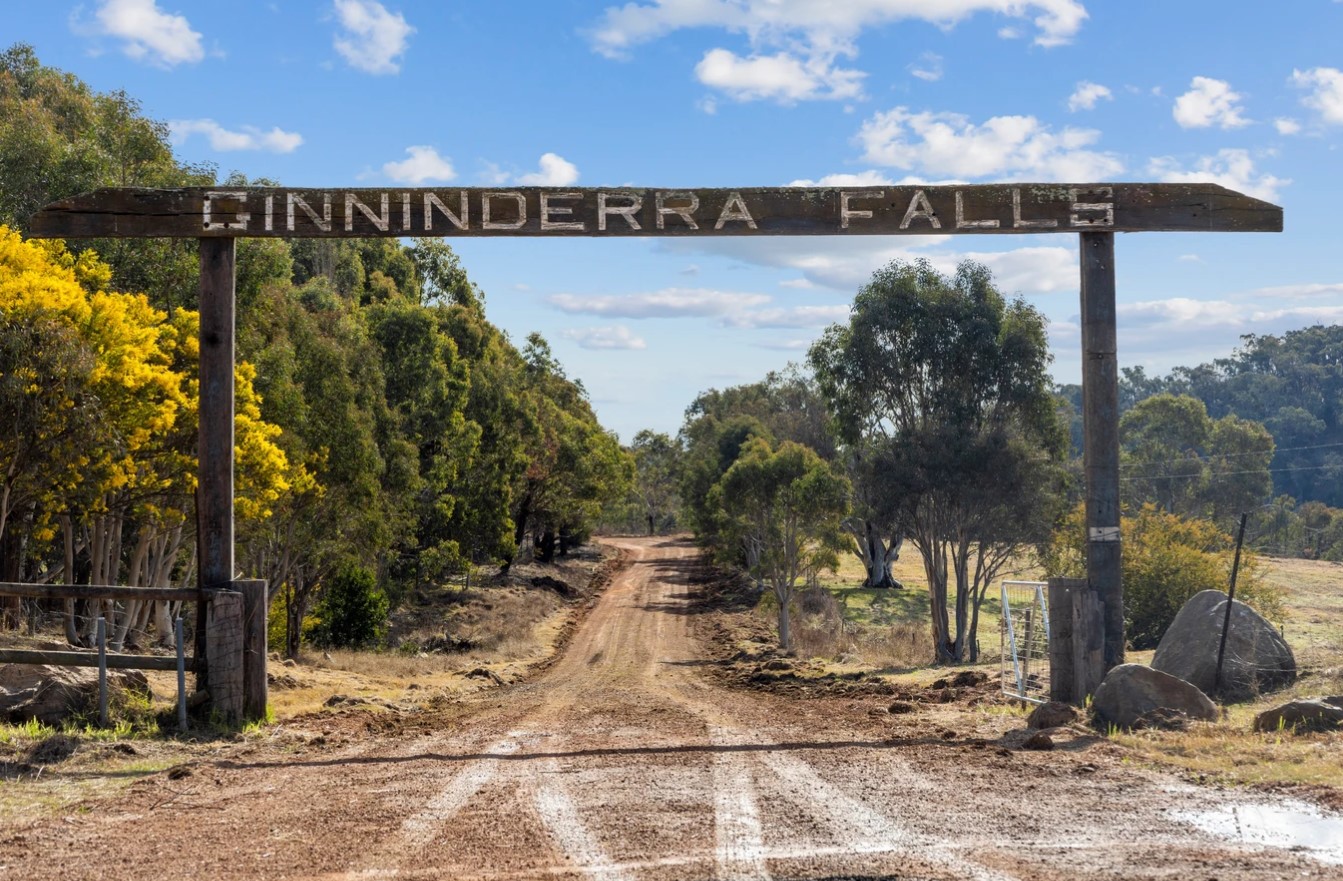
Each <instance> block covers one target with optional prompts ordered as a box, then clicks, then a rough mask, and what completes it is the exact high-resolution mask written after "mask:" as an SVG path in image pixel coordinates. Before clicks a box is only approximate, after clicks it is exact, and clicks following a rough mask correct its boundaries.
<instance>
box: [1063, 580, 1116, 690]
mask: <svg viewBox="0 0 1343 881" xmlns="http://www.w3.org/2000/svg"><path fill="white" fill-rule="evenodd" d="M1071 593H1072V597H1073V608H1072V614H1073V638H1072V643H1073V702H1074V703H1077V704H1081V703H1082V702H1084V701H1085V700H1086V699H1087V697H1088V696H1089V695H1093V694H1095V693H1096V689H1097V688H1099V687H1100V684H1101V680H1103V679H1104V678H1105V674H1106V673H1107V672H1109V668H1108V667H1107V666H1106V665H1105V605H1104V603H1103V601H1102V600H1101V594H1100V592H1099V591H1098V590H1096V589H1095V587H1093V586H1091V585H1089V584H1088V585H1085V586H1082V587H1078V588H1076V589H1074V590H1073V591H1071Z"/></svg>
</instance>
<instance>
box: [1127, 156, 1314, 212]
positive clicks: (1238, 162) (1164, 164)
mask: <svg viewBox="0 0 1343 881" xmlns="http://www.w3.org/2000/svg"><path fill="white" fill-rule="evenodd" d="M1148 169H1149V171H1150V172H1151V173H1152V174H1154V175H1157V176H1158V178H1159V179H1160V180H1162V181H1165V182H1167V183H1214V184H1221V185H1222V186H1224V187H1226V188H1227V189H1230V190H1236V191H1237V192H1240V193H1245V194H1246V195H1247V196H1254V197H1255V198H1257V199H1264V200H1266V201H1269V202H1272V201H1275V200H1276V199H1277V198H1278V189H1279V188H1280V187H1285V186H1287V185H1288V184H1290V183H1291V182H1292V181H1291V179H1290V178H1281V177H1276V176H1274V175H1271V174H1268V173H1266V172H1257V171H1256V170H1255V167H1254V159H1252V158H1251V157H1250V153H1249V151H1248V150H1237V149H1224V150H1218V151H1217V154H1216V155H1215V156H1201V157H1199V159H1198V161H1197V162H1195V163H1194V167H1193V168H1192V169H1185V168H1183V167H1182V166H1181V165H1180V164H1179V163H1178V162H1177V161H1176V160H1175V159H1173V158H1171V157H1169V156H1162V157H1158V158H1156V159H1153V160H1152V161H1151V163H1150V164H1149V166H1148Z"/></svg>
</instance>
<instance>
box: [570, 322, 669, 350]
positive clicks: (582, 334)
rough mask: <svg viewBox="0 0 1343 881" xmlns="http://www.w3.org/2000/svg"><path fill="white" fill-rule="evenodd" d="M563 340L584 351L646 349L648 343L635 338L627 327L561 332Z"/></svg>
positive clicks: (585, 328) (576, 329) (581, 328)
mask: <svg viewBox="0 0 1343 881" xmlns="http://www.w3.org/2000/svg"><path fill="white" fill-rule="evenodd" d="M561 335H562V336H563V337H564V338H565V339H569V340H573V341H574V342H576V343H578V345H579V346H580V347H582V348H584V349H596V350H611V349H646V348H648V343H646V342H644V340H643V339H642V338H641V337H638V336H635V335H634V333H633V332H632V331H630V329H629V328H628V327H623V326H620V325H616V326H614V327H580V328H574V329H571V330H566V331H563V332H562V334H561Z"/></svg>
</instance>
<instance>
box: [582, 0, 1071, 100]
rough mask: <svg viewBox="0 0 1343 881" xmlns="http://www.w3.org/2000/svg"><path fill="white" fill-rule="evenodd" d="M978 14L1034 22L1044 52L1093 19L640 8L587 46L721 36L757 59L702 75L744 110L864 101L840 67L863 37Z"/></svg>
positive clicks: (885, 0) (855, 5)
mask: <svg viewBox="0 0 1343 881" xmlns="http://www.w3.org/2000/svg"><path fill="white" fill-rule="evenodd" d="M976 13H996V14H999V15H1004V16H1008V17H1011V18H1016V19H1022V20H1029V21H1031V22H1032V23H1033V24H1034V25H1035V26H1036V27H1037V28H1038V34H1037V36H1036V40H1035V42H1036V43H1037V44H1039V45H1041V46H1057V45H1060V44H1063V43H1067V42H1069V41H1071V40H1072V38H1073V36H1074V35H1076V33H1077V31H1078V30H1079V29H1080V28H1081V26H1082V22H1083V21H1084V20H1085V19H1086V17H1087V12H1086V8H1085V7H1084V6H1083V5H1082V3H1081V2H1080V0H956V2H953V3H947V2H941V3H929V2H927V0H863V2H849V3H834V2H831V0H786V2H780V0H651V2H637V0H635V2H627V3H625V4H624V5H623V6H610V7H607V9H606V10H605V12H604V13H603V15H602V17H601V19H600V20H599V21H598V22H597V24H596V25H595V26H594V27H592V28H591V29H590V30H589V31H588V37H589V39H590V40H591V42H592V46H593V48H594V49H595V50H596V51H597V52H599V53H600V54H602V55H605V56H607V57H608V58H619V59H625V58H629V57H630V56H631V54H632V50H633V49H634V48H635V47H636V46H639V45H641V44H643V43H647V42H650V41H652V40H657V39H659V38H661V37H664V36H666V35H668V34H670V33H673V32H675V31H678V30H682V29H687V28H717V29H719V30H723V31H726V32H728V33H731V34H740V35H743V36H744V37H745V38H746V41H747V42H748V44H749V46H750V49H751V51H750V54H748V55H746V56H742V55H740V54H738V53H736V52H733V51H731V50H729V49H725V48H721V47H720V48H714V49H712V50H710V51H709V52H708V53H706V54H705V56H704V57H703V59H702V60H701V61H700V63H699V64H698V65H697V66H696V69H695V73H696V75H697V76H698V77H699V79H700V82H702V83H704V84H705V85H708V86H709V87H711V88H715V89H720V90H722V91H724V92H726V93H727V94H728V95H729V96H731V97H733V98H735V99H737V100H739V101H750V100H770V101H779V102H781V103H793V102H797V101H805V100H816V99H832V100H834V99H839V100H843V99H847V98H852V97H857V96H859V95H860V94H861V90H862V79H863V77H864V76H865V75H866V74H864V73H863V72H862V71H859V70H855V69H852V68H849V67H842V66H840V64H839V60H840V59H841V58H854V57H856V56H857V55H858V38H859V36H860V35H861V34H862V32H863V31H864V30H866V29H868V28H873V27H880V26H883V25H888V24H892V23H895V22H899V21H906V20H918V21H926V22H930V23H932V24H935V25H937V26H938V27H941V28H944V29H945V28H951V27H953V26H954V25H956V24H957V23H958V22H960V21H961V20H963V19H965V18H968V17H970V16H972V15H974V14H976ZM910 69H911V72H912V73H913V74H914V75H915V76H917V77H920V78H922V79H929V80H935V79H938V78H940V77H941V59H940V58H938V57H937V56H935V55H932V54H931V53H929V54H927V55H925V57H924V59H923V60H922V61H921V62H920V63H919V64H917V65H911V68H910ZM709 112H712V111H709Z"/></svg>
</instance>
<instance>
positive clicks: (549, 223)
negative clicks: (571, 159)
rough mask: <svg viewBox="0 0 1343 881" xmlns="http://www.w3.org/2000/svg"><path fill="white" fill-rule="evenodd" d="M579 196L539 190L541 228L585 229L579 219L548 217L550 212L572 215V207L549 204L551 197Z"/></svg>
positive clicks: (567, 197)
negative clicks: (559, 219) (553, 218)
mask: <svg viewBox="0 0 1343 881" xmlns="http://www.w3.org/2000/svg"><path fill="white" fill-rule="evenodd" d="M581 198H583V194H582V193H547V192H546V191H545V190H542V191H541V229H571V230H575V231H577V232H582V231H583V230H584V229H586V227H585V226H584V225H583V222H582V221H581V220H580V221H573V220H564V221H558V220H551V219H550V216H551V215H552V214H558V215H561V216H566V215H567V216H569V217H573V215H574V209H572V208H561V207H560V206H558V205H551V204H550V200H551V199H581ZM634 228H635V229H638V228H639V227H638V226H635V227H634Z"/></svg>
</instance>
